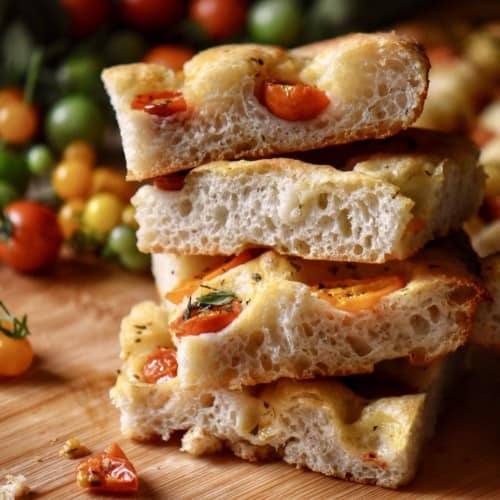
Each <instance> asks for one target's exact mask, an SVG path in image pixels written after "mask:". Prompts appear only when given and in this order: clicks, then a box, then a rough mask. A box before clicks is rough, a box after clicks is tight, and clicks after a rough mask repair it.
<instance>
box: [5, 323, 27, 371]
mask: <svg viewBox="0 0 500 500" xmlns="http://www.w3.org/2000/svg"><path fill="white" fill-rule="evenodd" d="M32 362H33V349H32V347H31V343H30V341H29V340H28V339H26V338H23V339H15V338H12V337H9V336H8V335H5V334H4V333H1V332H0V377H15V376H17V375H21V374H22V373H24V372H25V371H26V370H28V368H29V367H30V366H31V363H32Z"/></svg>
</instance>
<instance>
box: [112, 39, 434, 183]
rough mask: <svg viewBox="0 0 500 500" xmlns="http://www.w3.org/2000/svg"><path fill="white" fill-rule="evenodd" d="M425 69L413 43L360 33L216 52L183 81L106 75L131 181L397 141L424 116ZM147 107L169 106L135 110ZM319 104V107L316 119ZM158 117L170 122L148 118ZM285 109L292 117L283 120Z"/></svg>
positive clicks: (160, 72)
mask: <svg viewBox="0 0 500 500" xmlns="http://www.w3.org/2000/svg"><path fill="white" fill-rule="evenodd" d="M428 68H429V62H428V60H427V57H426V56H425V54H424V52H423V51H422V49H421V48H420V47H419V46H418V45H417V44H416V43H414V42H410V41H407V40H404V39H401V38H398V37H397V36H396V35H394V34H355V35H349V36H345V37H341V38H338V39H335V40H330V41H326V42H322V43H320V44H314V45H311V46H307V47H302V48H299V49H295V50H291V51H286V50H283V49H280V48H278V47H269V46H262V45H249V44H248V45H228V46H219V47H215V48H211V49H208V50H205V51H203V52H201V53H199V54H198V55H196V56H195V57H193V59H191V60H190V61H188V62H187V63H186V64H185V66H184V71H183V72H182V73H181V74H176V73H174V72H172V71H169V70H166V69H165V68H163V67H160V66H155V65H147V64H132V65H124V66H116V67H112V68H108V69H106V70H104V72H103V81H104V85H105V87H106V90H107V92H108V94H109V95H110V98H111V102H112V104H113V107H114V108H115V111H116V114H117V118H118V124H119V126H120V131H121V136H122V143H123V147H124V151H125V157H126V160H127V169H128V178H129V179H135V180H141V179H146V178H152V177H157V176H160V175H164V174H168V173H172V172H175V171H178V170H184V169H188V168H192V167H196V166H198V165H202V164H204V163H207V162H209V161H213V160H224V159H231V160H234V159H239V158H247V159H249V158H261V157H263V156H269V155H277V154H279V153H284V152H291V151H303V150H308V149H313V148H318V147H322V146H326V145H332V144H342V143H345V142H350V141H355V140H361V139H367V138H375V137H387V136H390V135H394V134H396V133H397V132H398V131H400V130H402V129H404V128H407V127H408V126H410V125H411V124H412V123H413V122H414V121H415V120H416V118H417V117H418V116H419V114H420V112H421V110H422V107H423V103H424V99H425V96H426V92H427V75H428ZM282 84H285V86H283V85H282ZM286 85H288V86H286ZM290 85H293V86H294V87H293V89H299V90H297V91H295V90H290V89H292V87H290ZM303 85H306V87H303ZM161 92H167V94H165V95H170V94H172V97H171V98H170V101H169V99H168V98H167V99H166V100H165V99H163V100H161V99H160V100H157V99H155V96H158V95H161V94H158V93H161ZM168 92H170V94H168ZM318 94H319V96H320V97H319V98H318V97H317V95H318ZM146 95H149V96H151V97H149V98H148V97H146ZM137 96H142V97H140V98H139V99H138V101H135V99H136V98H137ZM290 96H291V97H290ZM315 97H316V99H315ZM148 99H150V100H151V101H152V102H153V103H158V102H160V101H161V102H162V103H163V106H161V105H160V108H154V107H153V108H150V111H149V112H146V111H144V110H143V109H132V108H131V106H132V105H134V107H137V106H136V104H135V103H137V102H139V103H140V102H143V101H147V100H148ZM318 99H319V101H320V102H319V104H321V106H320V105H319V104H318V106H319V107H317V110H316V112H314V113H312V112H311V110H312V109H316V105H314V104H313V103H315V102H316V101H318ZM167 101H169V102H167ZM172 101H174V102H173V104H172V103H171V102H172ZM292 101H293V102H292ZM133 103H134V104H133ZM160 109H161V113H162V114H164V115H167V116H157V114H150V112H151V113H153V112H154V113H160ZM271 110H272V111H271ZM287 110H288V112H289V113H291V115H288V114H286V115H283V112H284V111H287ZM310 113H312V115H311V114H310Z"/></svg>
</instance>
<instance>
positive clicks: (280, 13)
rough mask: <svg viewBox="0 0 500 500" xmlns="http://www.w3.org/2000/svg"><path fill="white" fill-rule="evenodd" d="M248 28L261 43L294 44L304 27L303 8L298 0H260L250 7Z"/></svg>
mask: <svg viewBox="0 0 500 500" xmlns="http://www.w3.org/2000/svg"><path fill="white" fill-rule="evenodd" d="M248 29H249V31H250V35H251V36H252V38H253V39H254V40H255V41H256V42H259V43H268V44H274V45H292V44H294V43H295V42H297V40H298V37H299V35H300V31H301V29H302V9H301V7H300V4H299V2H298V1H297V0H259V1H258V2H256V3H255V4H254V5H253V6H252V8H251V9H250V13H249V16H248Z"/></svg>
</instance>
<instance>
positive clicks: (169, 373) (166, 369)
mask: <svg viewBox="0 0 500 500" xmlns="http://www.w3.org/2000/svg"><path fill="white" fill-rule="evenodd" d="M175 376H177V355H176V353H175V351H174V349H166V348H165V347H161V348H160V349H158V350H157V351H155V352H154V353H153V354H151V355H150V356H148V359H147V360H146V363H144V366H143V367H142V380H143V381H144V382H147V383H148V384H156V383H157V382H159V381H160V380H162V379H168V378H174V377H175Z"/></svg>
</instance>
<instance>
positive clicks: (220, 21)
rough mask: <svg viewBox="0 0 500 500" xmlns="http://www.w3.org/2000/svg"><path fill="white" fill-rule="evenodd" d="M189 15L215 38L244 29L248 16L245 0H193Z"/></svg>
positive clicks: (229, 35) (225, 36)
mask: <svg viewBox="0 0 500 500" xmlns="http://www.w3.org/2000/svg"><path fill="white" fill-rule="evenodd" d="M189 15H190V17H191V19H193V20H194V21H195V22H197V23H198V24H199V25H200V26H201V27H202V28H203V29H204V30H205V32H206V33H207V34H208V36H209V37H210V38H212V39H213V40H219V39H221V38H229V37H231V36H235V35H238V34H239V33H241V32H242V31H243V27H244V26H245V19H246V16H247V2H246V1H245V0H191V2H190V5H189Z"/></svg>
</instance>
